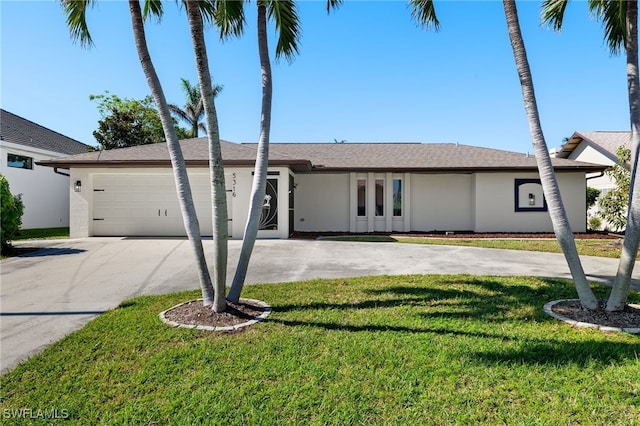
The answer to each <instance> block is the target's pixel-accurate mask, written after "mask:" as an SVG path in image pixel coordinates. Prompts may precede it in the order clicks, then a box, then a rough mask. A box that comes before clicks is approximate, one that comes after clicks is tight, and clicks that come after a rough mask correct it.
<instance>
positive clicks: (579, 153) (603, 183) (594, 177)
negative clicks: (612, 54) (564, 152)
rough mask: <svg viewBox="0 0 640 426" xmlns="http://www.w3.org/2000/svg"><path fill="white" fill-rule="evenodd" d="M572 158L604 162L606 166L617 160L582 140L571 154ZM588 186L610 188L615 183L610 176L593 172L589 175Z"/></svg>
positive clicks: (590, 161)
mask: <svg viewBox="0 0 640 426" xmlns="http://www.w3.org/2000/svg"><path fill="white" fill-rule="evenodd" d="M569 159H570V160H576V161H584V162H586V163H594V164H603V165H605V166H613V165H614V164H615V163H616V162H615V159H612V158H611V157H610V156H608V155H605V154H603V153H602V152H601V151H599V150H597V149H595V148H594V147H593V146H591V145H589V144H587V143H585V142H582V143H580V145H578V146H577V147H576V148H575V149H574V150H573V152H572V153H571V155H569ZM587 177H588V180H587V186H590V187H592V188H596V189H599V190H608V189H611V188H614V187H615V183H614V182H613V181H612V180H611V179H609V177H608V176H606V175H604V176H601V173H591V174H588V175H587Z"/></svg>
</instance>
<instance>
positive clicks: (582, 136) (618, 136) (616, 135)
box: [556, 131, 631, 161]
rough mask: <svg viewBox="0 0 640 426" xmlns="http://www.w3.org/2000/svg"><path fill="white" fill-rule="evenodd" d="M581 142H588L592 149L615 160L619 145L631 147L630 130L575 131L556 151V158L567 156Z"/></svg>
mask: <svg viewBox="0 0 640 426" xmlns="http://www.w3.org/2000/svg"><path fill="white" fill-rule="evenodd" d="M582 142H586V143H588V144H589V145H590V146H592V147H593V148H594V149H596V150H598V151H600V152H601V153H602V154H604V155H606V156H607V157H609V158H611V159H612V160H613V161H616V159H617V155H616V151H618V148H619V147H620V146H621V145H624V146H625V147H627V148H630V147H631V132H604V131H600V132H575V133H574V134H573V135H571V137H570V138H569V140H568V141H567V142H565V143H564V145H562V148H560V151H558V152H557V153H556V156H557V157H558V158H569V156H570V155H571V153H572V152H573V151H574V150H575V149H576V148H577V147H578V145H580V144H581V143H582Z"/></svg>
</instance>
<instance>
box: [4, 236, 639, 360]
mask: <svg viewBox="0 0 640 426" xmlns="http://www.w3.org/2000/svg"><path fill="white" fill-rule="evenodd" d="M240 244H241V242H240V241H230V242H229V265H230V270H229V277H228V278H229V281H230V280H231V278H232V277H233V269H234V267H235V263H236V261H237V258H238V253H239V251H240ZM21 245H29V246H38V247H42V249H41V250H39V251H36V252H33V253H30V254H28V255H25V256H22V257H15V258H10V259H5V260H3V261H2V262H0V268H1V275H0V278H1V291H0V312H1V316H0V321H1V322H0V346H1V347H0V356H1V358H0V361H1V363H0V370H1V372H5V371H7V370H8V369H11V368H13V367H15V366H16V365H17V363H18V362H19V361H21V360H24V359H26V358H28V357H29V356H31V355H33V354H34V353H37V352H39V351H41V350H42V349H43V348H45V347H46V346H47V345H49V344H50V343H52V342H55V341H57V340H59V339H60V338H62V337H63V336H65V335H67V334H68V333H70V332H72V331H74V330H77V329H79V328H81V327H82V326H83V325H85V324H86V323H87V322H88V321H89V320H91V319H92V318H94V317H96V316H97V315H99V314H100V313H102V312H104V311H105V310H108V309H112V308H115V307H116V306H118V305H119V304H120V302H121V301H123V300H126V299H128V298H131V297H135V296H139V295H149V294H164V293H170V292H175V291H180V290H188V289H195V288H197V287H198V279H197V274H196V271H195V262H194V261H193V256H192V254H191V250H190V245H189V242H188V241H186V240H184V239H132V238H87V239H79V240H57V241H41V242H27V243H21ZM211 248H212V242H211V241H205V250H207V252H208V255H209V256H210V255H211ZM617 263H618V261H617V260H616V259H605V258H597V257H587V256H585V257H583V266H584V268H585V271H586V272H587V274H588V275H589V278H590V279H592V280H594V281H607V280H611V278H612V276H613V275H614V273H615V270H616V267H617ZM635 270H636V273H634V288H635V289H640V269H639V268H638V267H636V268H635ZM456 273H468V274H477V275H503V276H507V275H530V276H541V277H560V278H569V271H568V268H567V266H566V264H565V261H564V258H563V256H562V255H560V254H551V253H534V252H524V251H512V250H495V249H480V248H472V247H453V246H427V245H413V244H399V243H352V242H335V241H307V240H260V241H258V242H257V243H256V247H255V250H254V254H253V257H252V260H251V264H250V267H249V274H248V277H247V283H248V284H255V283H277V282H289V281H299V280H306V279H312V278H343V277H344V278H346V277H354V276H364V275H381V274H391V275H396V274H456Z"/></svg>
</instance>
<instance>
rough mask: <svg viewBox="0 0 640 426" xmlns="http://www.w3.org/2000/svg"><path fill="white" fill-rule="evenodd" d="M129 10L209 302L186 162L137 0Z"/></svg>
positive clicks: (204, 295)
mask: <svg viewBox="0 0 640 426" xmlns="http://www.w3.org/2000/svg"><path fill="white" fill-rule="evenodd" d="M129 12H130V13H131V23H132V25H133V35H134V39H135V43H136V49H137V51H138V56H139V58H140V63H141V65H142V70H143V71H144V74H145V76H146V78H147V83H148V84H149V89H150V90H151V94H152V95H153V99H154V100H155V103H156V106H157V107H158V112H159V113H160V120H161V121H162V128H163V130H164V134H165V137H166V138H167V147H168V149H169V156H170V158H171V165H172V168H173V175H174V178H175V182H176V189H177V191H178V200H179V202H180V209H181V210H182V218H183V220H184V227H185V230H186V232H187V236H188V238H189V241H190V242H191V245H192V248H193V251H194V253H195V256H196V264H197V267H198V278H199V280H200V288H201V290H202V298H203V299H204V303H205V305H206V304H211V303H212V302H213V296H214V295H213V287H212V285H211V276H210V275H209V269H208V268H207V262H206V259H205V256H204V249H203V247H202V239H201V235H200V225H199V224H198V216H197V214H196V209H195V206H194V204H193V197H192V195H191V187H190V185H189V177H188V176H187V166H186V164H185V162H184V157H183V156H182V150H181V148H180V142H179V141H178V136H177V135H176V129H175V127H174V125H173V120H172V118H171V112H170V111H169V107H168V106H167V100H166V99H165V97H164V92H163V90H162V85H161V84H160V80H159V79H158V75H157V74H156V71H155V67H154V66H153V62H151V56H150V55H149V49H148V48H147V40H146V36H145V31H144V23H143V21H142V13H141V10H140V3H139V2H138V0H131V1H129Z"/></svg>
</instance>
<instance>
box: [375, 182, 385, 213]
mask: <svg viewBox="0 0 640 426" xmlns="http://www.w3.org/2000/svg"><path fill="white" fill-rule="evenodd" d="M376 216H384V179H376Z"/></svg>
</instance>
